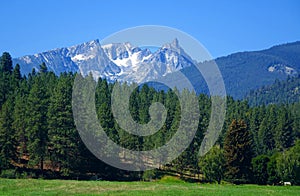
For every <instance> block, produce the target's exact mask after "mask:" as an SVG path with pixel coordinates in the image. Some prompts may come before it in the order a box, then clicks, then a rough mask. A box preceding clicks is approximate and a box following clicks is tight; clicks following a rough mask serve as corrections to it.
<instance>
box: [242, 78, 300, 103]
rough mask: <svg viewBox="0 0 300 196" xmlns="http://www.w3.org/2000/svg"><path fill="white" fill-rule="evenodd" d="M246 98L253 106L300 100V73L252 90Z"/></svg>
mask: <svg viewBox="0 0 300 196" xmlns="http://www.w3.org/2000/svg"><path fill="white" fill-rule="evenodd" d="M245 99H246V100H247V101H248V103H249V104H250V105H251V106H257V105H263V104H264V105H268V104H280V103H295V102H299V101H300V74H299V75H298V76H296V77H289V78H288V79H287V80H283V81H279V80H276V81H275V82H274V83H273V84H271V85H267V86H263V87H261V88H259V89H256V90H254V91H250V93H248V95H247V96H246V98H245Z"/></svg>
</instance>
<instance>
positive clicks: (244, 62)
mask: <svg viewBox="0 0 300 196" xmlns="http://www.w3.org/2000/svg"><path fill="white" fill-rule="evenodd" d="M215 62H216V63H217V65H218V66H219V69H220V71H221V73H222V76H223V79H224V83H225V87H226V91H227V94H228V95H230V96H233V97H234V98H236V99H243V98H244V97H245V95H246V94H247V93H248V92H249V91H250V90H255V89H258V88H260V87H262V86H264V85H270V84H272V83H273V82H275V80H276V79H278V80H285V79H286V78H287V77H288V76H290V77H294V76H297V74H299V73H300V42H294V43H289V44H283V45H279V46H274V47H272V48H270V49H266V50H262V51H253V52H239V53H234V54H231V55H228V56H225V57H220V58H217V59H215ZM209 63H210V62H205V63H202V64H200V66H209ZM182 71H183V70H182ZM184 72H185V73H186V75H188V76H189V77H190V78H192V80H193V82H192V83H195V84H198V85H197V87H198V89H200V91H201V92H207V89H205V84H204V83H205V82H204V81H203V79H202V78H201V77H199V73H197V72H195V69H194V68H192V67H188V68H185V70H184Z"/></svg>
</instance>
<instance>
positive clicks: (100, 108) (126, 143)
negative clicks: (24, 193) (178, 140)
mask: <svg viewBox="0 0 300 196" xmlns="http://www.w3.org/2000/svg"><path fill="white" fill-rule="evenodd" d="M0 73H1V74H0V90H1V92H0V172H1V176H2V177H20V178H21V177H33V178H37V177H44V178H67V179H72V178H73V179H76V178H78V179H88V178H90V177H91V176H97V178H101V179H114V180H141V179H145V180H149V179H155V178H159V177H160V176H162V175H164V174H172V175H179V176H180V177H182V178H188V179H190V180H191V179H193V180H196V178H200V180H206V181H218V182H220V181H221V180H223V179H225V180H227V181H230V182H234V183H249V182H251V183H258V184H267V183H268V184H277V183H279V182H280V181H282V180H284V181H286V180H288V181H292V182H293V183H296V184H300V174H299V171H300V150H299V148H300V142H299V141H298V139H299V137H300V123H299V119H300V111H299V107H300V102H297V103H293V104H288V105H268V106H259V107H249V105H248V103H247V102H246V101H235V100H234V99H232V98H231V97H228V98H227V114H226V119H225V124H224V127H223V131H222V134H221V135H220V138H219V140H218V142H217V144H216V146H215V147H214V148H213V149H212V150H211V151H210V152H209V153H207V154H206V155H205V156H204V157H200V158H199V157H198V151H199V148H200V145H201V142H202V139H203V134H204V132H205V130H206V128H207V126H208V123H209V119H210V108H211V99H210V97H208V96H207V95H203V94H200V95H198V101H199V107H200V116H199V126H198V130H197V132H196V135H195V138H194V139H193V141H192V143H191V144H190V145H189V147H188V148H187V149H186V150H185V151H184V153H182V154H181V156H179V157H178V158H177V159H175V160H174V161H173V162H171V163H169V164H167V165H165V166H163V165H161V166H160V168H159V169H156V170H152V171H146V172H129V171H124V170H119V169H116V168H114V167H111V166H109V165H107V164H105V163H103V162H102V161H100V160H98V159H97V158H96V157H95V156H93V155H92V154H91V153H90V152H89V151H88V150H87V148H86V147H85V145H84V144H83V142H82V141H81V138H80V136H79V134H78V132H77V130H76V127H75V124H74V120H73V114H72V87H73V82H74V78H75V75H74V74H72V73H62V74H61V75H60V76H57V75H55V74H54V73H53V72H49V71H48V70H47V67H46V65H45V64H42V65H40V69H39V72H37V73H36V72H35V70H33V71H32V73H30V74H29V75H28V76H22V75H21V74H20V67H19V66H18V65H16V66H15V67H14V68H13V66H12V60H11V57H10V55H9V54H8V53H3V55H2V56H1V59H0ZM95 85H96V93H95V98H96V103H95V105H96V110H97V115H98V118H99V122H100V123H101V125H102V127H103V128H104V130H105V131H106V133H107V135H108V136H109V137H110V138H111V139H112V140H113V141H115V142H116V143H117V144H119V145H121V146H123V147H126V148H129V149H134V150H149V149H153V148H155V147H157V146H162V145H164V144H165V143H166V142H167V141H169V140H170V138H171V137H172V136H173V134H174V133H175V132H176V131H177V129H178V126H179V125H178V124H179V123H178V122H179V120H180V112H181V111H180V104H179V101H178V98H177V96H176V93H175V91H176V90H168V91H156V90H155V89H154V88H151V87H149V86H147V85H143V86H141V87H139V88H136V89H135V90H134V92H133V93H132V95H131V98H130V112H131V115H132V117H133V119H134V120H136V121H137V122H139V123H142V124H145V123H147V122H149V120H150V119H149V118H150V116H149V106H150V105H151V103H153V102H160V103H162V104H164V106H165V107H166V108H167V118H166V122H165V123H164V125H163V127H162V128H161V129H160V130H159V131H158V132H156V133H155V134H153V135H150V136H145V137H141V136H135V135H131V134H129V133H127V132H126V131H125V130H122V129H121V128H120V127H119V126H118V124H117V123H116V122H115V120H114V118H113V115H112V111H111V101H110V95H111V92H112V89H113V87H114V85H120V86H123V87H126V85H128V84H126V83H125V84H119V83H108V82H107V81H106V80H103V79H99V80H98V81H97V82H96V81H95ZM182 93H192V92H188V91H183V92H180V93H179V94H182ZM186 131H187V132H188V131H189V130H188V129H187V130H186ZM297 141H298V142H297ZM198 174H199V175H198ZM216 174H217V175H216ZM197 176H198V177H197Z"/></svg>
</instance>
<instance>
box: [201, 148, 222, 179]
mask: <svg viewBox="0 0 300 196" xmlns="http://www.w3.org/2000/svg"><path fill="white" fill-rule="evenodd" d="M199 166H200V170H201V171H202V172H203V174H204V176H205V178H206V179H207V180H208V181H211V182H213V181H217V182H218V184H220V183H221V180H222V179H223V177H224V171H225V157H224V153H223V150H222V149H221V148H220V146H214V147H213V148H212V149H211V150H210V151H209V152H208V153H207V154H205V156H204V157H201V158H200V161H199Z"/></svg>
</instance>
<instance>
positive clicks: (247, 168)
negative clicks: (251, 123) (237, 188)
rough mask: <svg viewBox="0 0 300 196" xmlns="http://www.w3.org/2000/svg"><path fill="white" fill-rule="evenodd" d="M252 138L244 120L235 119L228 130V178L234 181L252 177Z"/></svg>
mask: <svg viewBox="0 0 300 196" xmlns="http://www.w3.org/2000/svg"><path fill="white" fill-rule="evenodd" d="M251 147H252V139H251V136H250V132H249V130H248V128H247V125H246V123H245V122H244V121H243V120H239V121H237V120H233V121H232V123H231V124H230V126H229V129H228V130H227V132H226V136H225V141H224V156H225V159H226V173H225V176H226V177H227V179H228V180H230V181H231V182H234V183H244V182H249V181H250V179H251V159H252V154H253V153H252V149H251Z"/></svg>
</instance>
